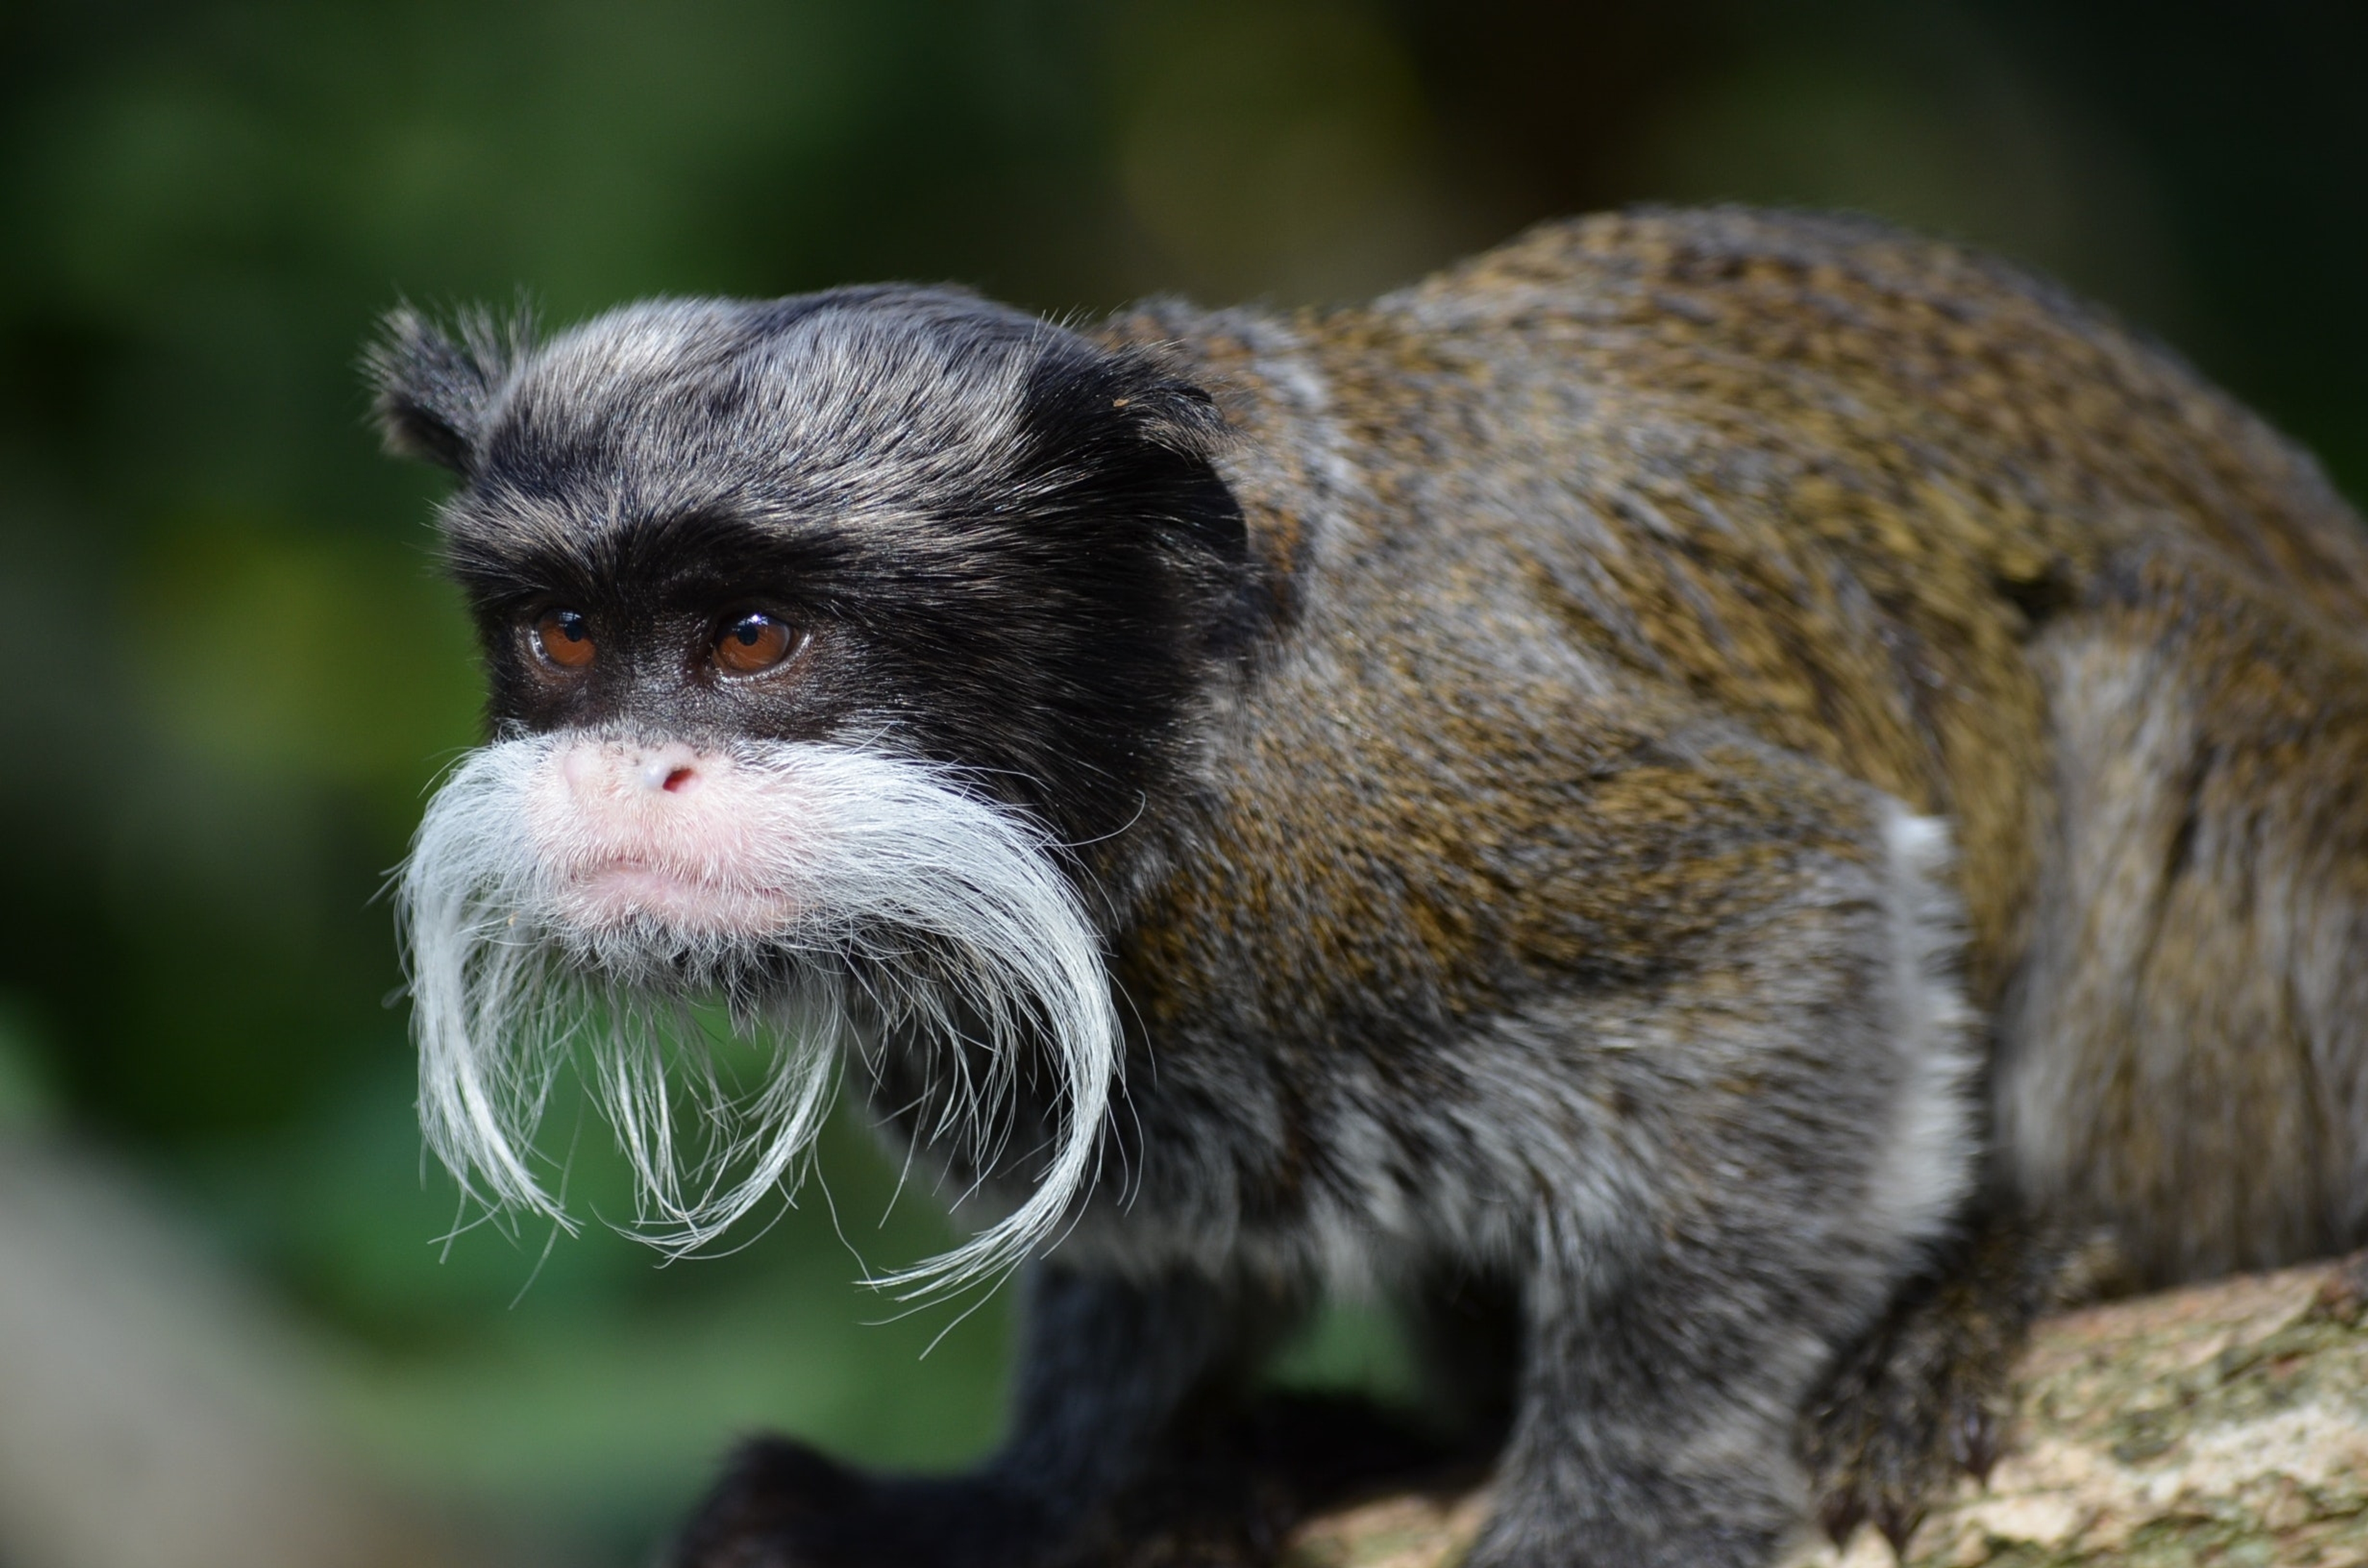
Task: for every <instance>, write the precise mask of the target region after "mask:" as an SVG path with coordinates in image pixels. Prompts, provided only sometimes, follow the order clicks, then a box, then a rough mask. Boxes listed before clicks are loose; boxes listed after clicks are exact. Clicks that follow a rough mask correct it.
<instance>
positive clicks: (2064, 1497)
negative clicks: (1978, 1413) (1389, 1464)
mask: <svg viewBox="0 0 2368 1568" xmlns="http://www.w3.org/2000/svg"><path fill="white" fill-rule="evenodd" d="M2016 1381H2017V1387H2018V1390H2019V1395H2018V1401H2017V1407H2018V1414H2017V1417H2016V1421H2015V1425H2014V1426H2013V1429H2012V1433H2011V1437H2010V1439H2009V1448H2008V1450H2007V1452H2006V1454H2005V1456H2004V1457H2003V1458H2002V1459H2001V1460H1999V1462H1998V1467H1997V1468H1996V1469H1995V1470H1994V1471H1991V1473H1990V1477H1989V1480H1988V1482H1987V1484H1984V1483H1978V1482H1976V1481H1975V1480H1973V1479H1972V1478H1971V1477H1967V1478H1965V1479H1964V1481H1963V1482H1961V1483H1959V1485H1958V1487H1957V1489H1956V1490H1955V1492H1953V1493H1952V1494H1951V1495H1949V1496H1947V1497H1945V1498H1942V1499H1941V1500H1939V1501H1938V1502H1937V1503H1936V1504H1935V1506H1934V1507H1933V1509H1932V1511H1931V1513H1930V1516H1929V1517H1927V1518H1926V1519H1925V1521H1924V1523H1923V1524H1922V1526H1921V1527H1919V1528H1918V1529H1917V1531H1916V1533H1915V1535H1914V1536H1913V1537H1911V1538H1910V1539H1909V1540H1908V1542H1907V1551H1906V1553H1905V1558H1904V1562H1905V1565H1906V1568H2102V1565H2104V1564H2108V1563H2110V1564H2113V1565H2114V1568H2190V1565H2193V1568H2203V1565H2205V1564H2210V1565H2213V1568H2234V1565H2239V1564H2241V1565H2244V1568H2359V1565H2362V1564H2368V1255H2363V1256H2362V1257H2360V1258H2356V1259H2354V1260H2352V1261H2351V1263H2349V1264H2345V1265H2320V1266H2317V1267H2307V1268H2295V1269H2287V1270H2283V1271H2282V1272H2279V1273H2275V1274H2265V1275H2253V1276H2246V1277H2243V1278H2235V1279H2227V1280H2222V1281H2220V1282H2218V1283H2215V1284H2211V1285H2203V1286H2196V1287H2193V1288H2191V1289H2188V1290H2173V1291H2167V1292H2164V1293H2162V1294H2160V1295H2155V1296H2147V1297H2142V1298H2138V1299H2136V1300H2133V1301H2118V1302H2113V1303H2111V1304H2109V1305H2103V1306H2096V1307H2089V1308H2086V1309H2083V1310H2081V1311H2078V1312H2066V1313H2063V1314H2061V1315H2059V1316H2057V1317H2055V1318H2052V1319H2050V1320H2048V1321H2047V1322H2045V1323H2044V1324H2041V1325H2040V1328H2039V1330H2038V1332H2037V1334H2036V1335H2034V1336H2033V1339H2032V1345H2031V1347H2030V1349H2029V1350H2028V1351H2027V1352H2026V1353H2025V1354H2024V1356H2023V1358H2022V1360H2021V1364H2020V1367H2019V1368H2018V1372H2017V1380H2016ZM1485 1513H1486V1494H1485V1493H1481V1494H1471V1495H1467V1496H1463V1497H1457V1498H1434V1497H1421V1496H1409V1497H1395V1498H1388V1499H1383V1500H1382V1501H1379V1502H1375V1503H1372V1504H1368V1505H1366V1506H1362V1507H1360V1508H1354V1509H1349V1510H1347V1511H1345V1512H1342V1513H1339V1514H1336V1515H1333V1516H1330V1517H1326V1518H1324V1519H1319V1520H1317V1521H1315V1522H1314V1523H1313V1524H1311V1525H1309V1526H1307V1527H1306V1528H1303V1529H1302V1530H1301V1531H1300V1532H1299V1533H1298V1535H1297V1536H1296V1537H1295V1538H1294V1539H1293V1540H1292V1545H1291V1547H1290V1551H1289V1554H1288V1568H1447V1565H1448V1564H1451V1563H1452V1562H1454V1561H1455V1560H1456V1559H1457V1558H1458V1557H1459V1556H1460V1555H1461V1554H1462V1552H1463V1549H1464V1548H1465V1547H1466V1546H1467V1545H1468V1544H1469V1543H1470V1541H1471V1539H1472V1536H1473V1534H1474V1531H1476V1530H1477V1528H1479V1523H1480V1520H1481V1518H1482V1517H1483V1515H1484V1514H1485ZM1892 1561H1893V1560H1892V1552H1891V1549H1890V1548H1889V1547H1888V1546H1887V1545H1886V1544H1884V1541H1883V1540H1882V1538H1881V1537H1879V1536H1878V1535H1876V1534H1875V1533H1874V1532H1873V1530H1871V1529H1862V1530H1861V1531H1860V1532H1859V1533H1858V1535H1857V1537H1856V1538H1855V1539H1854V1540H1852V1541H1851V1542H1850V1547H1849V1549H1848V1550H1847V1551H1836V1550H1835V1549H1834V1548H1833V1547H1831V1546H1830V1545H1828V1544H1827V1543H1826V1542H1824V1541H1823V1540H1815V1539H1809V1540H1803V1541H1802V1542H1801V1544H1800V1545H1799V1546H1798V1548H1797V1549H1796V1550H1795V1551H1793V1553H1791V1554H1790V1555H1789V1556H1788V1557H1787V1559H1786V1561H1785V1565H1784V1568H1891V1565H1892Z"/></svg>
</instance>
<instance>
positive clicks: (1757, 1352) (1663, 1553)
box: [1470, 1246, 1815, 1568]
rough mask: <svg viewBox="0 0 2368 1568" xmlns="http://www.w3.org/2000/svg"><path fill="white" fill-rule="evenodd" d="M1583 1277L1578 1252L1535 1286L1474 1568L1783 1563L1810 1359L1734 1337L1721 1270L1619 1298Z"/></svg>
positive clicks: (1807, 1351)
mask: <svg viewBox="0 0 2368 1568" xmlns="http://www.w3.org/2000/svg"><path fill="white" fill-rule="evenodd" d="M1588 1273H1589V1267H1588V1258H1587V1257H1586V1256H1585V1249H1584V1248H1583V1247H1577V1246H1572V1247H1568V1248H1567V1249H1566V1250H1561V1251H1560V1256H1553V1257H1550V1258H1547V1259H1545V1260H1543V1261H1542V1262H1541V1265H1540V1267H1539V1270H1538V1273H1537V1274H1536V1275H1535V1276H1533V1278H1532V1284H1531V1295H1530V1301H1529V1335H1528V1343H1527V1347H1526V1355H1525V1357H1524V1359H1523V1366H1522V1370H1521V1382H1520V1407H1519V1414H1518V1415H1517V1416H1516V1419H1515V1422H1514V1426H1513V1434H1512V1439H1511V1441H1510V1442H1509V1443H1508V1445H1507V1447H1506V1449H1505V1452H1504V1454H1503V1456H1502V1458H1501V1459H1500V1460H1499V1461H1498V1464H1497V1499H1496V1506H1495V1509H1494V1511H1493V1513H1492V1514H1491V1516H1490V1517H1489V1520H1488V1523H1487V1526H1486V1528H1485V1529H1484V1530H1483V1531H1482V1534H1481V1537H1480V1540H1479V1541H1478V1542H1477V1543H1476V1544H1475V1545H1474V1548H1473V1551H1472V1555H1471V1558H1470V1563H1471V1565H1472V1568H1572V1565H1579V1568H1759V1565H1760V1564H1764V1563H1768V1562H1772V1561H1774V1559H1775V1556H1776V1553H1777V1551H1778V1550H1779V1549H1780V1548H1781V1547H1782V1545H1783V1544H1784V1542H1785V1541H1786V1540H1787V1539H1788V1538H1789V1537H1790V1536H1791V1535H1792V1534H1793V1532H1794V1531H1796V1530H1797V1529H1798V1528H1799V1524H1800V1520H1801V1517H1802V1504H1803V1490H1802V1486H1801V1482H1800V1476H1799V1471H1798V1470H1797V1467H1796V1466H1795V1464H1794V1462H1793V1459H1792V1453H1793V1409H1794V1403H1795V1402H1797V1400H1798V1399H1799V1397H1800V1389H1801V1386H1802V1383H1803V1381H1804V1370H1805V1369H1806V1366H1805V1364H1807V1363H1810V1362H1811V1361H1812V1358H1813V1357H1814V1355H1815V1352H1814V1350H1813V1349H1811V1348H1810V1346H1807V1345H1805V1344H1804V1335H1798V1334H1793V1333H1782V1332H1780V1333H1778V1334H1775V1335H1768V1334H1761V1335H1749V1334H1748V1333H1742V1332H1738V1330H1739V1329H1740V1328H1741V1327H1742V1325H1741V1324H1737V1323H1736V1321H1734V1319H1733V1318H1732V1317H1731V1316H1730V1314H1728V1313H1727V1312H1724V1311H1721V1310H1719V1308H1721V1307H1724V1306H1725V1305H1726V1304H1728V1303H1727V1302H1718V1301H1716V1298H1715V1296H1714V1295H1713V1292H1717V1291H1726V1292H1729V1293H1730V1294H1729V1298H1728V1301H1729V1302H1731V1301H1733V1295H1732V1292H1733V1291H1734V1289H1735V1286H1734V1281H1733V1279H1732V1278H1731V1277H1730V1278H1725V1279H1722V1278H1719V1277H1718V1271H1717V1270H1715V1269H1695V1268H1691V1267H1685V1266H1683V1265H1682V1264H1679V1265H1677V1266H1675V1267H1670V1266H1668V1264H1666V1263H1665V1264H1664V1266H1663V1267H1658V1268H1657V1269H1656V1278H1655V1279H1654V1281H1653V1282H1652V1283H1651V1284H1649V1285H1646V1286H1645V1288H1643V1289H1636V1290H1627V1291H1624V1292H1622V1293H1621V1294H1619V1295H1617V1296H1613V1297H1611V1298H1609V1299H1601V1298H1599V1297H1597V1293H1596V1292H1595V1291H1594V1290H1592V1289H1591V1288H1590V1282H1589V1281H1588ZM1590 1298H1594V1299H1590ZM1706 1301H1709V1302H1713V1308H1712V1310H1711V1311H1708V1312H1706V1311H1705V1310H1704V1303H1705V1302H1706ZM1769 1304H1770V1305H1774V1304H1773V1303H1769ZM1772 1315H1774V1316H1775V1317H1777V1318H1778V1319H1779V1320H1780V1322H1781V1319H1782V1316H1783V1315H1784V1312H1783V1309H1782V1306H1776V1307H1775V1311H1774V1313H1773V1314H1772Z"/></svg>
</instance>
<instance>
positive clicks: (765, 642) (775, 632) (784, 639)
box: [715, 615, 797, 676]
mask: <svg viewBox="0 0 2368 1568" xmlns="http://www.w3.org/2000/svg"><path fill="white" fill-rule="evenodd" d="M796 651H797V640H796V639H795V638H793V637H791V635H790V628H789V625H788V623H787V622H785V621H783V620H781V619H778V618H777V617H774V616H769V615H744V616H742V617H740V618H739V619H737V620H733V621H728V622H726V623H725V625H724V628H723V631H719V632H717V633H716V634H715V666H716V668H718V669H720V670H723V671H724V672H725V673H726V674H729V675H735V676H753V675H756V674H758V673H759V672H761V671H764V670H769V669H771V668H772V667H773V666H774V665H778V664H780V662H781V661H782V660H783V659H786V658H788V657H789V656H790V655H791V653H795V652H796Z"/></svg>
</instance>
